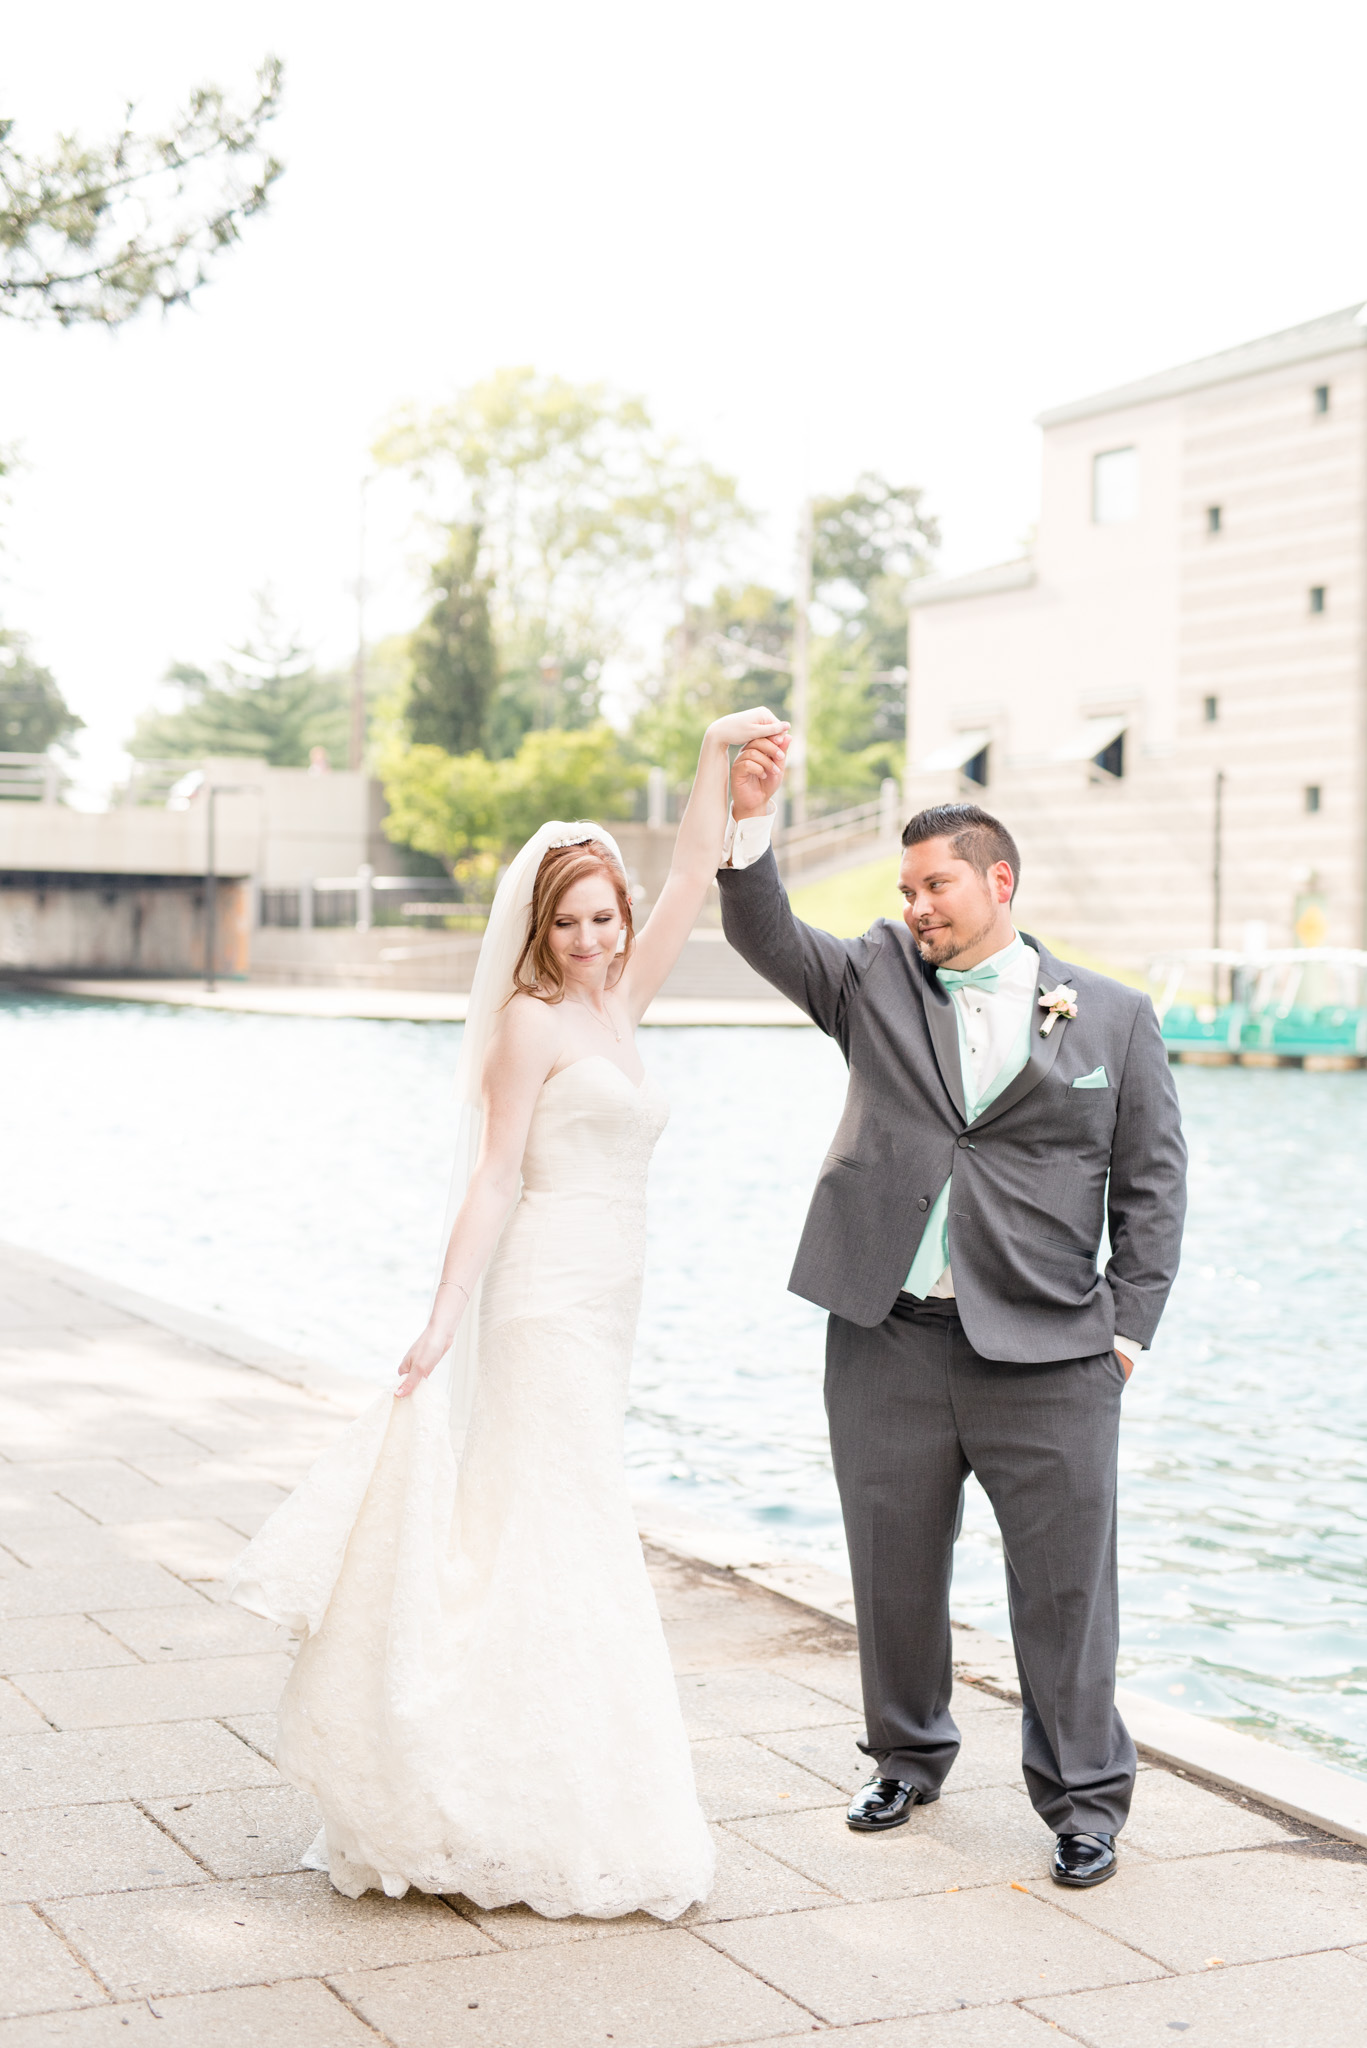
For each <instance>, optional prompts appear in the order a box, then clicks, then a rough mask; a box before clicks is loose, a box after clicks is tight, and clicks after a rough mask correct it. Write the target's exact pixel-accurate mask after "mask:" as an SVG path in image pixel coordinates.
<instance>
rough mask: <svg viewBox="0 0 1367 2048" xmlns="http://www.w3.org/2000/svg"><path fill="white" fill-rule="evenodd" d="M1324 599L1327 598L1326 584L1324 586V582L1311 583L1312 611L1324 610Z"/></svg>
mask: <svg viewBox="0 0 1367 2048" xmlns="http://www.w3.org/2000/svg"><path fill="white" fill-rule="evenodd" d="M1324 599H1325V586H1324V585H1323V584H1322V583H1312V584H1311V586H1310V609H1311V611H1312V612H1322V611H1323V610H1324Z"/></svg>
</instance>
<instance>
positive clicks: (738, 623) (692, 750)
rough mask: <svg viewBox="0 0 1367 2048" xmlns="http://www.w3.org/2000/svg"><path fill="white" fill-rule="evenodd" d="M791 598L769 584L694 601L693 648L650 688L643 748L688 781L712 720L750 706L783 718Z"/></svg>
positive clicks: (638, 722)
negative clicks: (701, 602) (752, 705)
mask: <svg viewBox="0 0 1367 2048" xmlns="http://www.w3.org/2000/svg"><path fill="white" fill-rule="evenodd" d="M792 639H793V601H792V599H791V598H787V597H781V596H780V595H779V594H778V592H777V591H774V590H771V589H769V587H768V586H767V585H766V584H763V583H746V584H739V585H735V586H724V587H722V588H721V589H718V590H714V591H713V593H712V596H711V598H710V599H709V600H708V602H707V603H706V604H699V605H690V606H689V608H688V613H687V652H686V653H685V654H684V656H683V658H682V660H679V661H677V662H676V663H675V665H674V666H673V667H672V668H670V669H669V670H668V671H667V673H666V674H665V675H664V676H663V677H662V678H661V680H660V682H659V683H658V684H657V686H656V688H655V689H654V690H653V691H652V692H650V693H649V695H648V696H647V699H646V702H645V704H644V705H643V706H642V708H641V710H640V711H639V712H638V714H637V716H636V719H635V721H634V723H633V726H632V738H633V742H634V744H635V747H636V749H637V751H638V752H639V753H640V754H642V755H643V756H644V757H645V759H646V760H648V761H650V762H652V763H655V764H658V766H660V767H661V768H663V769H664V770H665V772H666V773H667V774H668V776H669V778H670V780H671V782H674V783H682V782H685V781H687V779H688V778H689V777H690V776H691V775H692V773H693V770H694V768H695V767H696V766H697V760H698V749H699V747H700V746H701V744H702V736H703V733H704V731H705V730H706V728H707V727H708V726H709V725H710V724H711V722H712V720H713V719H714V718H720V717H722V716H723V714H724V713H726V712H728V711H739V710H742V709H743V708H744V707H745V706H747V705H750V704H767V705H768V707H769V709H770V710H771V711H773V712H775V713H776V714H777V716H778V717H780V718H782V717H785V716H786V714H787V710H788V701H789V697H790V694H791V691H792V671H791V666H790V661H791V651H792Z"/></svg>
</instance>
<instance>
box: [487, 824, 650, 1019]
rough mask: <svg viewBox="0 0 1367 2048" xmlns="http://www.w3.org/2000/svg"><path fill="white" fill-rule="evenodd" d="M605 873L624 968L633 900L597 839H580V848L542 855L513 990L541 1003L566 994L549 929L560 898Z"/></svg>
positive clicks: (555, 1000)
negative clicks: (617, 917) (620, 932)
mask: <svg viewBox="0 0 1367 2048" xmlns="http://www.w3.org/2000/svg"><path fill="white" fill-rule="evenodd" d="M599 874H601V875H606V876H607V878H608V880H609V881H610V882H611V884H612V886H613V889H614V891H615V893H616V896H617V907H618V909H619V910H620V911H621V913H622V926H623V930H624V931H625V933H626V939H625V943H624V945H623V948H622V951H621V952H620V953H619V955H618V956H617V957H618V958H619V960H621V962H622V964H623V965H624V966H625V964H626V962H627V961H628V960H629V959H630V958H631V949H632V947H633V945H634V944H635V938H634V936H633V933H632V929H631V897H630V896H629V895H628V893H627V881H626V876H625V875H624V874H623V873H622V870H621V869H620V868H619V867H618V865H617V863H616V861H615V860H614V859H613V857H612V855H611V854H610V853H609V852H608V850H607V848H606V846H604V845H603V843H602V841H601V840H599V839H581V840H580V842H579V844H578V845H577V846H553V847H551V849H550V850H549V852H547V853H545V854H543V855H542V858H541V865H540V867H539V868H538V869H537V871H536V880H535V882H533V884H532V906H531V910H530V912H529V913H528V918H527V943H526V944H525V945H524V946H523V948H522V951H521V952H520V953H519V954H518V957H517V965H516V967H515V968H514V969H513V987H514V989H515V990H518V991H520V993H521V994H522V995H524V996H535V997H536V998H537V1000H538V1001H539V1002H543V1003H558V1002H559V1001H560V999H561V997H562V996H563V995H564V993H565V977H564V974H563V973H562V972H561V967H560V962H559V961H558V960H557V959H556V957H555V953H554V951H553V949H552V947H551V926H552V925H553V924H554V922H555V913H556V911H557V910H558V909H559V907H560V899H561V897H562V896H563V895H564V894H565V891H566V890H567V889H572V888H573V887H574V885H575V883H576V882H582V881H583V880H584V879H585V877H586V876H588V875H599Z"/></svg>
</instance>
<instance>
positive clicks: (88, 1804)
mask: <svg viewBox="0 0 1367 2048" xmlns="http://www.w3.org/2000/svg"><path fill="white" fill-rule="evenodd" d="M347 1410H348V1400H347V1396H346V1394H345V1392H344V1391H342V1390H341V1389H339V1388H337V1387H334V1388H332V1389H331V1390H323V1391H316V1390H315V1391H310V1390H309V1389H308V1388H306V1387H301V1386H298V1385H292V1384H290V1383H289V1382H288V1380H287V1379H284V1378H280V1377H276V1376H273V1375H272V1374H271V1373H269V1372H265V1371H258V1370H253V1369H251V1368H249V1367H247V1366H245V1365H242V1364H240V1363H237V1362H236V1361H235V1360H234V1359H232V1358H230V1357H227V1356H224V1355H221V1354H215V1353H214V1352H213V1351H212V1350H211V1349H208V1348H205V1347H203V1346H201V1345H197V1344H196V1343H194V1342H192V1341H190V1340H189V1339H188V1338H187V1337H185V1336H182V1335H175V1334H172V1333H171V1332H169V1331H167V1330H166V1329H163V1328H159V1327H155V1326H154V1325H153V1324H152V1323H149V1322H147V1321H144V1320H142V1319H141V1318H140V1317H138V1316H137V1315H134V1314H130V1313H128V1312H127V1311H125V1310H121V1309H119V1308H116V1307H113V1306H110V1305H108V1303H107V1302H105V1301H102V1300H101V1299H99V1298H98V1291H97V1293H96V1294H95V1295H91V1294H86V1293H84V1292H82V1291H81V1289H80V1287H79V1285H71V1284H65V1283H63V1282H62V1281H60V1280H58V1279H55V1278H53V1277H52V1275H51V1273H50V1272H48V1271H46V1270H43V1269H42V1268H41V1266H40V1268H39V1270H38V1271H37V1272H36V1273H35V1272H34V1271H33V1270H32V1265H31V1262H27V1261H24V1260H22V1259H16V1258H14V1257H13V1256H9V1257H0V1453H3V1462H0V1545H2V1546H3V1548H0V1611H3V1614H4V1619H3V1621H2V1622H0V1652H2V1656H0V1672H3V1673H5V1674H8V1675H7V1676H6V1677H3V1678H0V1737H2V1738H3V1740H2V1741H0V1852H2V1853H0V1898H3V1900H4V1901H5V1902H6V1903H4V1904H3V1905H0V2013H2V2014H3V2015H5V2017H4V2018H2V2019H0V2048H29V2044H37V2043H40V2042H41V2043H53V2042H56V2043H62V2044H72V2048H77V2044H80V2048H106V2044H114V2043H117V2044H119V2048H125V2044H136V2043H140V2042H151V2041H155V2042H156V2043H157V2044H158V2048H238V2044H242V2048H247V2044H250V2048H280V2044H285V2043H289V2044H291V2048H366V2044H370V2048H374V2044H375V2043H376V2041H377V2040H378V2041H384V2042H389V2043H392V2044H394V2048H466V2044H468V2048H589V2044H594V2048H597V2044H603V2043H607V2042H612V2043H613V2044H614V2048H705V2044H722V2043H732V2042H755V2043H777V2042H789V2043H795V2042H797V2041H801V2040H808V2039H811V2038H812V2036H813V2035H820V2036H823V2037H824V2038H826V2039H828V2040H831V2041H833V2042H839V2043H842V2044H846V2048H1035V2044H1037V2048H1045V2044H1046V2043H1047V2042H1048V2041H1049V2040H1051V2039H1053V2040H1057V2039H1058V2038H1060V2036H1062V2037H1063V2038H1065V2039H1069V2040H1076V2041H1084V2042H1089V2043H1094V2044H1097V2048H1139V2044H1150V2043H1157V2042H1162V2041H1167V2040H1170V2039H1172V2038H1173V2037H1174V2036H1176V2035H1178V2034H1184V2033H1190V2035H1191V2038H1192V2040H1193V2042H1196V2043H1199V2044H1200V2048H1300V2044H1306V2048H1309V2044H1312V2043H1313V2044H1315V2048H1339V2044H1344V2048H1348V2044H1352V2048H1362V2043H1363V2042H1364V2040H1367V1852H1364V1851H1362V1850H1358V1849H1355V1848H1352V1847H1350V1846H1348V1845H1346V1844H1344V1843H1338V1842H1333V1841H1330V1840H1328V1839H1327V1838H1325V1837H1321V1836H1318V1835H1316V1834H1314V1833H1312V1832H1310V1831H1308V1830H1306V1829H1304V1828H1301V1827H1298V1826H1297V1825H1296V1824H1294V1823H1283V1822H1282V1821H1280V1820H1279V1819H1278V1818H1277V1817H1276V1816H1275V1815H1269V1814H1268V1813H1266V1812H1265V1811H1260V1810H1258V1809H1256V1808H1254V1807H1252V1806H1250V1805H1247V1804H1243V1803H1241V1802H1240V1800H1239V1799H1238V1798H1237V1797H1233V1796H1226V1795H1221V1794H1218V1793H1216V1792H1214V1791H1211V1790H1209V1789H1206V1788H1204V1787H1202V1786H1200V1785H1197V1784H1195V1783H1193V1782H1190V1781H1187V1780H1184V1779H1183V1778H1182V1777H1181V1776H1180V1775H1176V1774H1173V1773H1171V1772H1169V1771H1166V1770H1162V1769H1157V1768H1154V1769H1146V1770H1144V1771H1143V1772H1142V1773H1141V1777H1140V1784H1139V1791H1138V1796H1137V1798H1136V1801H1135V1808H1134V1818H1133V1822H1132V1825H1131V1826H1130V1828H1129V1829H1128V1831H1127V1833H1126V1835H1125V1837H1124V1864H1123V1867H1122V1870H1121V1873H1120V1875H1119V1876H1118V1877H1117V1878H1116V1879H1115V1880H1114V1882H1112V1883H1111V1884H1109V1885H1106V1886H1105V1887H1103V1888H1102V1889H1100V1890H1099V1891H1096V1892H1091V1893H1067V1892H1060V1891H1058V1890H1057V1889H1056V1888H1055V1887H1053V1886H1052V1885H1051V1884H1050V1883H1049V1882H1048V1879H1047V1877H1046V1876H1045V1874H1044V1873H1045V1859H1046V1856H1047V1853H1048V1848H1049V1837H1048V1836H1047V1834H1046V1833H1045V1831H1044V1830H1043V1828H1041V1826H1040V1825H1039V1823H1038V1822H1037V1821H1036V1819H1035V1817H1034V1815H1033V1814H1032V1813H1031V1811H1030V1808H1029V1805H1028V1803H1027V1801H1026V1798H1025V1794H1024V1789H1023V1786H1022V1784H1021V1781H1020V1777H1019V1770H1018V1757H1017V1729H1016V1721H1017V1717H1016V1713H1015V1711H1014V1709H1013V1708H1012V1707H1011V1706H1010V1705H1008V1704H1007V1703H1005V1702H1004V1701H1002V1700H1001V1699H998V1698H995V1697H993V1696H992V1695H991V1694H990V1693H988V1692H986V1691H982V1690H974V1689H973V1688H971V1687H968V1686H961V1687H960V1689H959V1692H958V1693H957V1695H956V1709H957V1710H958V1711H959V1712H960V1718H961V1723H962V1726H963V1730H964V1746H963V1753H962V1757H961V1759H960V1761H959V1763H958V1765H957V1766H956V1768H955V1771H954V1773H953V1775H952V1777H951V1779H950V1786H949V1790H948V1791H947V1792H946V1794H945V1796H944V1797H943V1798H942V1799H941V1801H940V1802H939V1804H938V1805H937V1806H934V1807H931V1808H928V1809H926V1810H925V1811H923V1812H920V1813H918V1814H917V1815H915V1817H914V1818H913V1821H912V1823H911V1825H910V1826H908V1827H906V1828H903V1829H901V1830H899V1831H898V1832H897V1833H895V1834H893V1835H890V1836H887V1837H884V1838H878V1837H873V1838H868V1837H857V1836H853V1835H851V1834H850V1833H849V1832H848V1830H847V1829H846V1828H845V1827H844V1825H843V1824H842V1820H841V1811H842V1806H843V1802H844V1796H845V1794H846V1793H847V1792H848V1790H849V1789H850V1788H851V1787H852V1786H853V1785H854V1784H856V1783H857V1782H858V1781H859V1778H860V1776H861V1769H860V1766H861V1763H862V1759H860V1758H859V1756H858V1754H857V1752H856V1751H855V1749H854V1746H853V1745H854V1737H855V1735H856V1734H857V1732H858V1731H859V1726H860V1724H859V1720H858V1705H859V1695H858V1686H857V1682H856V1672H855V1665H854V1660H853V1656H852V1639H851V1637H850V1634H849V1632H848V1630H846V1629H843V1628H842V1627H840V1626H839V1624H837V1623H835V1622H832V1621H828V1620H826V1619H824V1618H823V1617H822V1616H820V1615H817V1614H814V1613H811V1612H810V1611H808V1610H805V1609H803V1608H801V1607H798V1606H795V1605H793V1604H792V1603H791V1602H788V1601H785V1600H782V1599H779V1598H776V1597H775V1596H774V1595H772V1594H771V1593H768V1592H765V1591H763V1590H762V1589H759V1588H757V1587H755V1586H753V1585H750V1584H747V1583H745V1582H744V1581H741V1580H738V1579H736V1578H734V1577H732V1576H730V1575H728V1574H726V1573H725V1572H721V1571H712V1570H709V1569H707V1568H703V1567H698V1566H695V1565H692V1564H689V1563H687V1562H685V1561H682V1560H680V1559H678V1558H674V1557H671V1556H669V1555H667V1554H664V1553H659V1554H656V1555H655V1557H654V1559H653V1568H654V1572H655V1582H656V1585H657V1587H658V1590H659V1595H660V1600H661V1605H662V1608H663V1611H664V1615H665V1619H666V1624H667V1627H668V1630H669V1634H670V1640H671V1643H672V1645H673V1649H674V1655H675V1661H676V1664H677V1668H678V1672H679V1685H680V1691H681V1694H682V1698H683V1702H684V1710H685V1713H686V1714H687V1716H688V1722H689V1726H690V1729H691V1732H692V1734H693V1736H694V1739H695V1743H696V1751H695V1754H696V1757H697V1768H698V1780H699V1785H700V1788H701V1791H702V1796H703V1799H704V1801H705V1804H706V1806H707V1809H708V1812H709V1814H710V1815H711V1817H712V1819H713V1820H714V1821H715V1823H716V1831H717V1842H718V1847H719V1851H720V1867H719V1875H718V1881H717V1886H716V1890H715V1892H714V1894H713V1896H712V1898H711V1899H710V1900H709V1901H708V1903H707V1905H706V1906H705V1907H698V1908H694V1909H693V1910H692V1911H691V1912H690V1913H689V1914H688V1915H687V1916H686V1917H685V1920H684V1921H683V1923H682V1924H680V1925H677V1926H674V1927H669V1928H665V1927H660V1926H657V1925H656V1924H654V1923H652V1922H650V1921H647V1920H644V1919H633V1920H626V1921H619V1922H615V1923H606V1924H605V1923H601V1922H582V1921H580V1922H575V1921H570V1922H564V1921H562V1922H548V1921H543V1920H538V1919H536V1918H535V1917H534V1916H533V1915H531V1914H530V1913H527V1912H524V1911H520V1910H517V1909H514V1910H510V1911H506V1912H499V1913H484V1912H480V1911H479V1910H477V1909H476V1908H475V1907H473V1906H471V1905H469V1904H468V1903H467V1902H465V1901H462V1900H460V1899H451V1900H439V1899H426V1898H418V1897H412V1896H410V1897H409V1898H408V1899H405V1900H402V1901H394V1900H386V1899H380V1898H374V1897H370V1898H366V1899H363V1900H361V1901H359V1902H352V1901H351V1900H348V1899H343V1898H339V1897H337V1896H336V1895H334V1894H333V1892H332V1891H331V1890H330V1888H329V1886H328V1883H327V1880H326V1879H325V1878H323V1877H321V1876H318V1875H315V1874H312V1873H307V1872H301V1871H299V1870H297V1869H296V1868H295V1864H296V1861H297V1858H298V1855H299V1852H300V1849H301V1848H302V1846H303V1845H304V1843H305V1842H306V1841H307V1840H308V1838H309V1836H310V1835H311V1834H312V1832H313V1817H312V1815H311V1813H310V1811H309V1810H308V1806H307V1802H306V1801H304V1800H303V1799H302V1798H301V1797H300V1796H299V1795H298V1794H297V1793H296V1792H294V1791H293V1790H292V1789H291V1787H289V1786H288V1785H286V1784H285V1783H284V1782H283V1781H282V1780H281V1779H280V1778H279V1777H278V1775H277V1774H276V1772H275V1770H274V1769H273V1767H272V1765H271V1761H270V1756H271V1741H272V1727H273V1716H272V1707H273V1703H274V1700H275V1697H276V1694H277V1692H278V1690H279V1687H280V1683H281V1680H282V1678H283V1676H284V1674H285V1671H286V1668H287V1653H286V1647H285V1645H284V1643H283V1642H282V1641H281V1640H280V1639H279V1637H278V1635H277V1633H276V1632H275V1631H274V1630H272V1629H271V1628H270V1627H269V1626H268V1625H266V1624H265V1623H262V1622H259V1621H256V1620H255V1619H253V1618H252V1617H251V1616H249V1615H246V1614H244V1613H242V1612H241V1611H240V1610H239V1609H237V1608H235V1607H231V1606H229V1605H226V1604H225V1603H224V1601H223V1598H222V1592H221V1583H220V1582H221V1576H222V1574H223V1572H224V1571H225V1569H226V1568H227V1566H228V1564H229V1562H230V1560H231V1559H232V1557H233V1556H234V1554H235V1553H236V1552H237V1551H238V1550H239V1549H240V1547H241V1543H242V1540H243V1538H244V1537H245V1536H247V1535H249V1534H250V1533H251V1531H252V1530H253V1529H255V1528H256V1526H257V1525H258V1523H259V1521H260V1520H261V1518H262V1517H263V1516H264V1515H265V1514H266V1513H267V1512H268V1511H269V1510H270V1509H271V1507H273V1506H274V1504H275V1503H276V1502H277V1501H278V1500H280V1499H281V1498H282V1497H283V1493H284V1490H285V1489H286V1488H287V1487H288V1486H290V1485H291V1484H292V1483H293V1482H294V1480H295V1479H296V1478H297V1477H298V1475H299V1474H300V1473H301V1472H302V1471H303V1470H304V1468H305V1466H306V1465H307V1463H308V1462H309V1459H310V1458H311V1456H312V1455H313V1453H314V1452H315V1451H316V1450H317V1449H318V1448H319V1447H320V1446H321V1445H322V1443H323V1442H324V1441H326V1440H327V1439H328V1438H329V1437H330V1436H331V1435H332V1434H333V1433H334V1432H335V1431H336V1430H337V1429H339V1428H340V1427H341V1426H342V1424H343V1423H344V1421H345V1418H346V1414H347ZM629 1762H630V1760H629V1759H625V1758H624V1759H623V1765H624V1779H623V1785H624V1792H625V1791H627V1790H628V1789H629V1779H628V1776H627V1768H628V1766H629Z"/></svg>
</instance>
